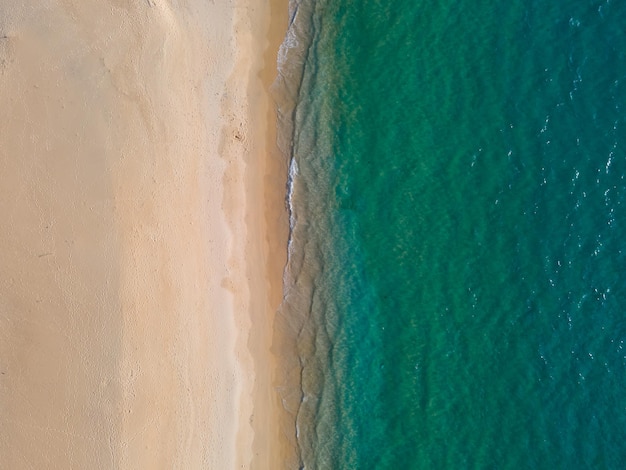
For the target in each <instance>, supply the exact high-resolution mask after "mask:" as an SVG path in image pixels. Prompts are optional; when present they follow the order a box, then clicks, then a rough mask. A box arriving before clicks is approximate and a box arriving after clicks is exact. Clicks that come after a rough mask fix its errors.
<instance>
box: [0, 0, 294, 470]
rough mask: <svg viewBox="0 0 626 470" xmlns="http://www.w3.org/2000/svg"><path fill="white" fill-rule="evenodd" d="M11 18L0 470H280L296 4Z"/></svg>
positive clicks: (94, 9) (4, 70)
mask: <svg viewBox="0 0 626 470" xmlns="http://www.w3.org/2000/svg"><path fill="white" fill-rule="evenodd" d="M0 13H2V15H0V17H1V18H3V19H2V20H0V84H1V85H2V87H1V88H0V104H2V105H3V106H4V109H7V115H6V116H4V118H3V120H2V121H0V129H1V130H3V133H2V144H3V145H2V146H1V147H2V148H1V149H0V164H1V165H2V167H3V169H4V170H5V172H4V176H3V181H5V183H7V184H6V185H4V186H5V188H4V192H5V194H4V196H5V197H4V200H3V202H2V203H0V215H2V216H3V217H5V219H6V220H8V221H9V224H8V225H7V227H6V228H5V229H4V230H3V231H2V232H1V233H0V241H2V243H3V246H4V247H5V248H4V250H3V253H2V256H3V261H4V263H5V266H6V268H5V274H4V275H3V277H2V278H1V279H0V281H1V282H0V306H1V307H2V309H3V315H2V317H0V330H1V331H3V335H4V336H3V337H4V338H5V339H6V341H3V343H4V344H2V345H0V371H1V372H2V376H1V377H0V466H7V467H11V468H20V467H23V466H24V465H30V466H33V467H36V468H40V467H41V468H43V467H45V468H71V467H79V468H83V467H84V468H88V467H101V468H102V467H104V468H122V469H125V468H128V469H131V468H242V467H243V468H255V469H256V468H258V469H264V468H282V467H283V466H284V463H285V462H286V461H287V459H288V456H290V455H291V454H292V449H290V448H289V445H288V441H287V440H285V439H284V432H285V429H284V428H283V427H281V425H279V422H280V419H281V418H280V417H281V416H282V407H281V403H280V397H279V396H278V394H277V393H276V387H277V377H278V373H279V372H278V371H279V368H280V358H278V357H277V355H276V354H275V350H274V349H273V346H272V343H273V341H274V339H275V334H274V333H275V332H274V315H275V312H276V310H277V309H278V306H279V304H280V301H281V300H282V270H283V266H284V263H285V260H286V240H287V229H288V224H287V222H286V211H285V207H284V188H285V184H284V180H285V179H286V175H287V172H286V162H285V161H283V160H284V157H281V155H280V153H278V148H277V146H276V145H274V142H276V127H275V124H276V113H275V109H274V106H275V105H274V102H273V100H272V99H271V97H270V93H269V88H270V85H271V82H273V80H274V77H275V76H276V59H275V58H276V54H277V51H278V46H279V44H280V42H282V38H283V36H284V33H285V31H286V25H287V20H288V18H287V7H286V1H284V0H273V1H272V2H270V5H267V7H265V8H260V9H259V7H257V6H256V5H255V6H252V5H250V4H249V3H248V2H247V1H241V2H233V3H230V4H227V5H215V4H214V3H211V4H207V3H205V2H201V1H197V0H194V1H189V2H187V3H185V4H184V5H178V4H177V5H176V6H174V5H170V4H169V3H168V2H165V1H163V0H150V1H147V2H145V3H134V4H127V3H125V2H120V1H117V0H111V2H110V3H108V2H105V3H104V4H103V3H101V2H96V1H80V2H74V1H71V0H68V1H67V2H63V3H62V4H59V3H56V2H52V1H50V2H44V3H43V4H41V5H39V6H32V5H29V4H28V2H23V4H16V3H15V2H9V1H8V0H0ZM20 157H21V158H20ZM9 182H13V183H12V184H8V183H9Z"/></svg>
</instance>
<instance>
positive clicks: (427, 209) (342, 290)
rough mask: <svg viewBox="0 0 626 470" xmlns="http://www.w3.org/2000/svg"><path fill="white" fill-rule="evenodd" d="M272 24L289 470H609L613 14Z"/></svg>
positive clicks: (625, 271)
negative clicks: (275, 28) (293, 457)
mask: <svg viewBox="0 0 626 470" xmlns="http://www.w3.org/2000/svg"><path fill="white" fill-rule="evenodd" d="M290 14H291V27H290V30H289V33H288V34H287V38H286V40H285V43H284V44H283V46H282V48H281V51H280V59H279V69H280V74H281V79H280V80H279V82H280V83H279V86H280V87H281V92H282V93H283V95H284V96H286V97H287V99H286V101H288V102H289V103H290V104H289V105H286V104H284V103H283V104H282V105H281V109H280V125H281V129H282V131H281V145H282V146H283V148H284V149H285V151H286V152H287V154H288V157H289V158H290V161H291V166H290V181H289V188H288V203H289V208H290V217H291V236H290V243H289V263H288V266H287V269H286V271H285V302H284V305H283V308H282V314H283V315H285V316H287V317H288V318H290V321H291V322H292V330H291V334H293V336H294V338H295V339H294V351H293V355H294V357H297V360H298V364H299V367H300V378H299V379H298V380H297V381H296V383H295V385H296V386H297V387H298V393H299V403H298V407H297V410H296V411H295V419H296V425H295V431H294V432H295V433H297V445H298V452H299V457H300V460H301V462H300V466H301V468H306V469H437V470H440V469H454V470H457V469H551V470H552V469H568V470H571V469H623V468H626V348H625V345H624V342H625V341H626V203H625V200H626V181H625V179H624V178H625V174H626V159H625V157H626V155H625V150H626V2H624V1H618V0H611V1H607V0H604V1H588V0H563V1H555V0H507V1H503V0H492V1H483V0H471V1H470V0H454V1H452V0H440V1H438V2H426V1H421V0H301V1H295V0H292V3H291V13H290Z"/></svg>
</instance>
